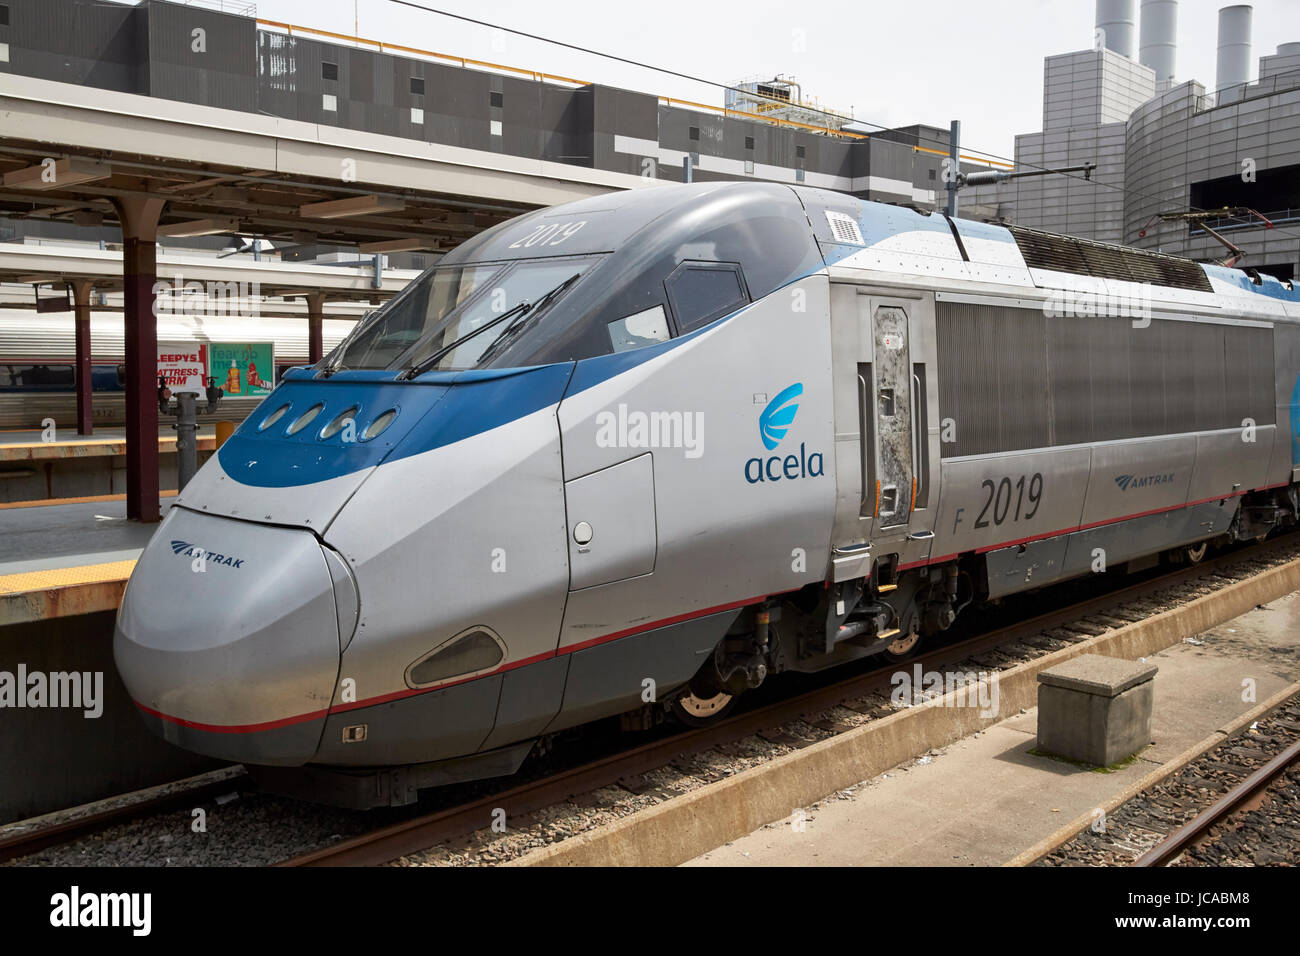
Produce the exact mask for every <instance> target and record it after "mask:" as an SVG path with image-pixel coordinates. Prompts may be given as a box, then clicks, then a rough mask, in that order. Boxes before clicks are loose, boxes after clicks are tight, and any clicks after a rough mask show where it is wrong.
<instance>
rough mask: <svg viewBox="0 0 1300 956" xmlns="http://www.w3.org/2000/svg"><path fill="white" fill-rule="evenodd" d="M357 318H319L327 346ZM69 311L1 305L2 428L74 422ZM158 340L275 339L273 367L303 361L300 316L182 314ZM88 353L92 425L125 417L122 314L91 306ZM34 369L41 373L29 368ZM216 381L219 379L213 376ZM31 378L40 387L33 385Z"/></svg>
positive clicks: (224, 406)
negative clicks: (38, 310)
mask: <svg viewBox="0 0 1300 956" xmlns="http://www.w3.org/2000/svg"><path fill="white" fill-rule="evenodd" d="M354 324H355V323H354V322H353V321H351V320H346V319H326V320H325V321H324V322H322V335H321V339H322V341H323V344H324V346H325V350H326V351H328V350H329V349H331V348H333V347H334V346H336V345H337V344H338V343H339V342H340V341H342V340H343V337H344V336H345V335H347V333H348V332H349V331H350V330H351V328H352V326H353V325H354ZM73 336H74V321H73V317H72V314H71V313H56V314H43V315H38V314H36V313H34V312H31V311H26V310H22V309H0V429H38V428H41V427H42V424H41V423H42V422H43V421H44V420H45V419H47V418H53V419H54V421H55V424H57V425H58V427H59V428H74V427H76V424H77V397H76V388H75V384H74V383H75V381H76V380H75V378H74V369H75V367H76V366H75V363H76V345H75V342H74V338H73ZM158 341H159V342H161V343H164V344H168V345H177V346H181V347H185V346H193V345H199V344H206V343H208V342H273V343H274V344H275V359H276V365H277V368H287V367H289V366H292V365H305V364H307V320H306V318H305V317H304V318H301V319H293V318H266V317H251V316H248V317H242V316H238V315H229V316H218V317H213V316H188V315H168V314H165V313H164V314H162V315H159V317H158ZM90 353H91V364H92V368H93V374H92V377H91V381H92V392H91V410H92V420H93V423H94V424H95V425H100V426H113V425H122V424H125V422H126V391H125V380H124V379H123V377H122V376H123V374H124V368H125V366H124V362H125V358H124V353H125V345H124V342H123V331H122V314H121V313H120V312H108V311H92V313H91V317H90ZM36 369H39V370H40V374H39V375H33V374H32V372H33V370H36ZM218 378H220V376H218ZM34 381H39V382H41V383H42V384H40V385H33V384H32V383H33V382H34ZM259 401H260V399H255V398H240V397H238V396H233V395H232V396H227V397H226V398H224V399H222V402H221V406H220V408H219V409H218V410H217V411H216V412H215V413H213V414H211V415H209V414H207V413H206V412H205V413H202V414H200V416H199V420H200V421H201V422H212V421H220V420H230V421H243V420H244V418H246V417H247V416H248V414H249V413H250V412H251V411H252V410H253V409H254V408H256V407H257V405H258V402H259Z"/></svg>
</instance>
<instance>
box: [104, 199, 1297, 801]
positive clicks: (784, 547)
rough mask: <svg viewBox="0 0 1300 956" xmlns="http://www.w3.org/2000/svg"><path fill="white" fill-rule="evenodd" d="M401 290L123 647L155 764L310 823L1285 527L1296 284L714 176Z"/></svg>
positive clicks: (254, 448) (1290, 504)
mask: <svg viewBox="0 0 1300 956" xmlns="http://www.w3.org/2000/svg"><path fill="white" fill-rule="evenodd" d="M480 269H481V272H482V279H483V281H481V282H479V283H478V285H477V286H476V287H474V288H473V289H472V290H470V289H469V288H468V287H469V286H472V285H473V284H474V283H472V282H468V281H466V279H465V277H466V276H467V275H470V274H471V273H473V274H475V275H478V273H477V272H475V270H480ZM446 270H455V271H446ZM548 270H549V271H548ZM569 272H572V273H574V275H576V276H577V278H576V279H575V280H574V281H573V282H571V283H569V285H568V286H567V287H566V288H564V289H563V290H562V292H561V294H559V295H558V296H554V297H551V298H550V299H549V300H547V301H544V302H542V301H537V300H536V299H535V298H534V299H533V306H534V308H531V309H529V308H525V309H523V310H522V317H521V315H520V310H518V309H511V310H507V311H509V312H511V313H512V314H510V315H506V313H504V312H501V317H504V319H505V321H504V322H502V324H500V325H497V326H494V328H495V329H496V330H497V331H488V330H487V326H484V325H482V324H481V318H479V319H469V318H465V316H466V315H468V314H469V313H470V312H472V311H473V310H474V309H475V308H478V306H476V305H475V303H486V302H487V301H489V299H490V298H491V297H492V296H493V295H497V296H499V298H500V301H498V302H497V303H496V306H497V309H496V311H497V312H500V310H501V308H504V307H505V306H506V305H509V304H510V303H511V301H513V299H515V298H519V299H520V300H521V301H522V298H523V296H522V294H521V295H519V296H513V294H511V293H510V290H511V289H512V288H514V285H516V284H518V283H523V282H525V279H527V281H529V282H532V283H533V288H535V289H541V288H543V286H544V287H545V288H547V289H550V288H551V287H552V286H554V285H555V283H556V281H557V280H558V279H562V278H565V277H566V274H567V273H569ZM438 275H440V276H441V277H440V278H431V277H434V276H438ZM452 277H455V278H454V281H453V278H452ZM543 279H544V280H545V281H543ZM476 281H477V280H476ZM431 283H434V284H431ZM437 283H442V285H438V284H437ZM448 283H451V284H452V287H453V288H455V289H457V290H459V291H458V293H457V296H453V297H452V299H451V300H450V301H452V302H459V303H460V304H459V305H454V307H452V311H451V312H450V313H448V314H450V315H451V316H452V317H453V318H454V317H456V316H460V318H458V319H455V321H454V322H452V325H451V326H450V327H452V328H456V329H457V330H458V332H457V337H459V335H460V334H461V333H464V332H465V330H466V329H473V328H479V329H480V331H481V333H482V334H481V335H480V336H479V339H481V340H483V341H486V340H491V344H490V345H489V346H487V347H486V348H482V346H481V345H480V346H477V348H479V351H478V352H477V353H475V352H474V350H473V349H470V354H469V355H468V356H467V357H464V359H463V360H460V359H457V357H456V355H457V349H460V350H465V349H466V348H468V346H467V345H466V344H460V345H456V347H455V348H453V349H452V351H451V352H450V353H448V357H444V358H443V359H440V360H439V362H435V363H434V365H435V366H439V363H441V364H440V366H439V367H433V368H430V369H429V370H427V371H426V370H425V369H424V368H422V367H420V366H419V365H418V364H413V365H412V366H408V362H411V360H412V356H416V355H419V354H421V351H422V350H423V354H424V355H426V356H428V355H429V354H430V352H431V349H430V347H429V346H428V345H427V344H425V345H423V346H419V345H417V346H410V343H411V342H415V341H416V340H417V339H418V338H419V335H420V334H421V330H422V329H423V330H427V329H429V328H440V329H442V330H443V331H441V332H437V333H436V334H435V344H436V343H438V342H441V343H443V344H444V345H455V340H454V339H453V337H452V335H451V333H448V332H447V331H446V328H447V327H448V326H447V325H446V321H445V320H437V321H433V322H432V324H429V317H430V316H435V318H436V315H438V314H440V313H438V312H437V310H436V308H435V306H434V304H433V302H434V300H435V299H436V298H437V297H438V296H440V295H442V294H443V292H445V289H446V287H447V284H448ZM412 288H413V289H415V291H410V290H408V292H407V293H404V294H403V296H401V297H398V299H396V300H394V302H393V303H391V304H390V305H389V306H388V307H386V309H385V310H381V312H379V313H376V314H375V316H372V321H371V323H370V324H369V325H368V329H369V331H366V330H362V332H359V333H358V336H357V337H356V342H357V343H361V344H355V343H354V344H352V345H348V344H347V343H345V346H344V347H343V348H342V349H341V350H340V352H339V353H338V354H337V355H336V356H335V357H334V360H335V361H334V362H333V363H331V360H330V359H329V358H327V360H326V362H325V363H322V365H321V366H319V367H318V368H314V369H299V370H294V371H291V372H289V373H288V375H287V376H286V379H285V381H284V382H283V383H282V384H281V385H280V387H279V388H278V389H277V390H276V391H275V392H274V393H273V394H272V395H271V396H270V397H269V398H268V399H267V400H266V401H265V403H264V404H263V406H262V408H261V409H259V410H258V411H257V412H256V413H255V414H254V415H252V416H251V417H250V418H249V419H248V420H247V421H246V422H245V423H244V424H243V426H242V427H241V428H240V429H239V430H238V431H237V432H236V434H235V436H234V437H232V438H231V440H230V441H228V442H227V443H226V445H225V446H223V448H222V449H221V451H220V453H219V454H218V455H215V456H214V457H213V458H212V460H211V461H209V462H208V463H207V464H206V465H205V466H204V468H203V469H202V470H201V471H200V473H199V474H198V476H197V477H196V478H195V479H194V481H193V482H192V483H191V484H190V485H189V486H188V487H186V488H185V490H184V492H183V494H182V495H181V496H180V497H179V498H178V499H177V501H176V505H175V507H173V508H172V510H171V512H170V513H169V515H168V516H167V518H166V520H165V521H164V522H163V524H162V526H161V527H160V529H159V531H158V532H157V534H156V535H155V536H154V538H153V540H152V542H151V543H150V545H149V546H148V547H147V548H146V550H145V552H144V554H143V556H142V557H141V559H140V561H139V563H138V565H137V567H136V569H135V572H134V574H133V575H132V577H131V580H130V583H129V586H128V588H127V590H126V594H125V597H124V600H123V602H122V606H121V611H120V614H119V618H118V624H117V632H116V638H115V654H116V660H117V665H118V668H119V670H120V672H121V675H122V677H123V680H124V681H125V684H126V686H127V688H128V689H129V691H130V692H131V694H132V696H133V698H134V699H135V701H136V702H137V704H138V706H139V709H140V712H141V713H142V714H143V715H144V718H145V720H146V721H147V722H148V723H149V725H150V726H151V727H152V728H153V729H154V730H155V731H156V732H157V733H159V734H161V735H163V736H164V737H166V738H167V739H168V740H170V741H172V742H174V743H176V744H178V745H180V746H182V747H185V748H188V749H191V750H194V751H198V752H201V753H205V754H210V755H213V756H216V757H221V758H225V759H229V760H232V761H240V762H243V763H245V764H248V765H250V766H254V767H260V768H262V770H261V772H262V773H263V775H264V776H265V778H266V779H267V780H268V782H269V785H272V786H278V787H282V788H285V789H288V790H294V789H295V788H296V790H297V792H299V793H303V794H305V795H308V796H311V797H314V798H316V799H321V800H329V801H333V802H345V803H351V804H353V805H360V806H365V805H373V804H380V803H401V802H405V801H408V800H411V799H413V797H414V793H415V791H416V790H417V789H418V788H419V787H421V786H427V785H431V784H437V783H442V782H447V781H452V780H459V779H467V778H472V777H482V776H488V775H493V774H504V773H509V772H512V771H513V770H514V769H516V768H517V767H518V766H519V764H520V762H521V761H522V760H523V759H524V757H525V756H526V755H527V753H528V752H529V751H530V749H532V748H533V747H534V746H535V745H536V742H537V741H538V740H539V739H542V740H544V739H548V738H549V735H552V734H555V733H556V732H557V731H560V730H563V729H565V728H569V727H574V726H576V725H579V724H583V723H586V722H589V721H592V720H595V719H598V718H603V717H608V716H612V715H617V714H628V713H642V714H644V713H645V712H646V711H647V710H649V709H650V708H652V707H667V708H669V709H672V708H676V709H677V711H678V712H679V713H682V714H685V715H688V716H689V715H694V716H696V717H698V718H700V719H703V718H704V717H707V716H708V714H709V712H710V708H711V707H713V706H715V705H716V703H717V702H719V701H724V702H725V701H728V700H731V699H734V697H735V696H736V695H737V694H739V693H741V692H743V691H744V690H746V689H748V688H751V687H753V686H756V685H757V684H758V683H760V682H761V681H763V680H764V679H765V678H767V677H768V676H769V675H771V674H774V673H777V672H781V671H787V670H797V671H816V670H820V669H823V668H826V667H829V666H832V665H835V664H838V663H841V662H845V661H848V660H852V659H855V658H860V657H864V656H867V655H871V654H878V653H886V654H891V655H894V656H898V657H901V656H904V655H906V654H907V653H909V652H910V651H912V650H914V649H915V646H916V639H917V638H918V637H919V636H924V635H927V634H931V633H937V632H940V631H942V630H944V629H945V628H947V627H948V626H949V624H951V622H952V621H953V619H954V618H955V616H956V615H957V614H958V613H959V612H960V611H961V609H962V608H963V607H965V606H967V605H968V604H970V603H972V602H978V601H986V600H990V599H996V598H1000V597H1003V596H1005V595H1008V594H1012V593H1015V592H1018V591H1025V590H1028V589H1032V588H1037V587H1040V586H1042V585H1045V584H1049V583H1051V582H1054V581H1060V580H1063V579H1066V578H1070V577H1074V576H1079V575H1083V574H1088V573H1091V572H1097V571H1100V570H1103V569H1105V570H1107V571H1108V572H1110V573H1123V571H1124V569H1125V568H1126V566H1133V565H1134V563H1136V562H1139V561H1145V560H1152V559H1153V556H1159V555H1160V554H1161V553H1162V552H1172V551H1175V550H1179V549H1188V548H1195V547H1196V546H1197V545H1198V544H1199V543H1201V542H1206V541H1210V540H1218V541H1223V540H1230V539H1244V538H1255V537H1260V536H1262V535H1264V534H1267V533H1268V532H1269V531H1270V530H1271V529H1273V528H1275V527H1277V526H1279V525H1281V524H1286V523H1292V522H1294V520H1295V514H1296V493H1295V488H1296V485H1295V481H1296V478H1297V476H1298V475H1300V470H1298V468H1297V466H1300V434H1298V432H1297V425H1298V424H1300V406H1298V403H1300V379H1298V378H1297V375H1298V373H1300V325H1298V324H1297V320H1298V319H1300V294H1297V293H1295V292H1293V291H1292V290H1291V289H1290V288H1289V287H1288V286H1284V285H1282V284H1280V283H1278V282H1277V281H1275V280H1272V279H1269V278H1266V277H1252V276H1250V275H1247V274H1246V273H1244V272H1240V271H1236V270H1228V269H1221V268H1217V267H1213V266H1205V267H1202V266H1200V265H1198V264H1195V263H1191V262H1187V261H1184V260H1176V259H1170V258H1167V257H1159V256H1153V255H1150V254H1145V253H1138V252H1135V251H1132V250H1126V249H1121V248H1118V247H1108V246H1101V245H1096V244H1091V243H1079V242H1076V241H1075V240H1070V239H1063V238H1060V237H1053V236H1047V235H1044V234H1038V233H1030V232H1026V231H1023V230H1008V229H1006V228H1002V227H998V226H993V225H984V224H979V223H974V222H967V221H964V220H958V221H950V220H948V219H947V218H946V217H944V216H942V215H939V214H934V215H926V214H922V213H918V212H915V211H912V210H910V209H906V208H900V207H894V206H887V205H880V204H875V203H869V202H864V201H860V200H857V199H854V198H852V197H849V196H845V195H841V194H837V193H831V192H827V191H821V190H814V189H802V188H793V187H787V186H778V185H763V184H699V185H694V186H686V187H665V188H663V189H653V190H645V191H638V192H635V193H626V194H619V195H610V196H602V197H599V198H597V199H591V200H584V201H581V202H578V203H574V204H570V205H566V206H561V207H555V208H552V209H546V210H542V211H539V212H535V213H531V214H529V215H527V216H524V217H521V218H519V219H516V220H513V221H511V222H508V223H504V224H502V225H500V226H497V227H495V228H493V229H491V230H489V231H487V232H485V233H483V234H481V235H480V236H478V237H476V238H475V239H473V240H471V241H469V242H467V243H465V244H464V245H463V246H461V247H460V248H459V249H458V250H457V251H456V252H454V253H452V254H451V255H449V256H448V257H447V258H446V260H444V262H443V263H441V264H440V266H439V267H437V268H436V269H435V270H432V272H431V273H428V274H426V276H425V277H424V278H423V279H422V280H421V281H420V282H417V283H414V284H413V287H412ZM421 288H424V292H423V293H421V292H420V289H421ZM440 290H442V291H440ZM421 295H424V298H420V296H421ZM412 297H414V298H412ZM528 297H529V298H533V296H532V294H530V295H529V296H528ZM482 308H483V309H486V308H487V307H486V305H484V306H482ZM402 310H406V311H405V312H403V311H402ZM458 310H459V311H458ZM1109 312H1118V313H1119V314H1118V315H1111V314H1106V313H1109ZM1099 313H1100V314H1099ZM483 314H488V313H485V312H480V315H483ZM412 315H416V316H417V318H418V321H416V322H415V324H414V326H412V325H410V322H409V321H408V320H409V319H410V317H411V316H412ZM404 316H405V318H403V317H404ZM385 317H387V318H385ZM629 317H631V318H630V319H629ZM384 321H387V323H388V324H387V325H386V326H385V325H384V324H383V322H384ZM420 321H425V322H426V324H425V325H424V326H421V325H420V324H419V322H420ZM439 321H442V322H443V324H442V325H438V322H439ZM457 322H459V325H457V324H456V323H457ZM376 323H378V324H376ZM412 328H413V329H414V331H413V332H412V331H411V329H412ZM402 329H406V331H401V330H402ZM367 336H369V338H367ZM421 341H423V340H421ZM475 341H476V339H473V338H471V339H469V340H468V342H469V343H473V342H475ZM386 345H391V346H392V348H390V349H389V350H388V351H387V352H385V351H384V346H386ZM408 346H409V347H410V349H411V350H409V351H405V352H403V351H402V349H404V348H407V347H408ZM367 350H368V351H367ZM433 354H434V355H436V353H433ZM367 356H369V357H368V358H367ZM358 366H360V367H358ZM317 406H319V408H317ZM313 409H315V411H314V412H313V411H312V410H313ZM303 418H308V419H309V420H310V424H307V425H305V426H300V425H299V422H300V421H301V420H302V419H303ZM340 423H341V424H340ZM348 423H354V425H355V428H354V432H355V436H354V440H352V441H348V440H347V434H346V431H347V428H346V426H347V425H348ZM340 428H342V433H340V431H339V429H340ZM295 429H297V430H296V431H295ZM647 701H653V703H647Z"/></svg>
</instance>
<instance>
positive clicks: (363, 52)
mask: <svg viewBox="0 0 1300 956" xmlns="http://www.w3.org/2000/svg"><path fill="white" fill-rule="evenodd" d="M0 43H2V44H4V47H3V50H4V51H5V52H6V55H5V56H0V72H6V71H7V72H11V73H16V74H20V75H24V76H31V77H36V78H41V79H48V80H55V81H60V82H67V83H77V84H82V85H88V86H94V87H98V88H102V89H108V90H117V91H121V92H123V93H133V94H138V95H145V96H152V97H160V98H165V99H169V100H178V101H182V102H186V103H194V104H200V105H204V106H212V107H220V108H225V109H231V110H239V111H243V112H249V113H257V114H261V115H269V116H275V117H283V118H285V119H291V120H300V121H305V122H310V123H317V124H322V125H334V126H339V127H343V128H347V129H352V130H359V131H364V132H373V133H376V134H384V135H390V136H401V137H409V138H411V139H415V140H422V141H426V142H432V143H442V144H447V145H453V146H459V147H466V148H470V149H475V150H482V151H485V152H497V153H502V154H507V155H511V156H518V157H526V158H536V159H541V160H547V161H552V162H557V163H566V164H571V165H575V166H583V167H590V168H597V169H603V170H610V171H616V172H623V173H634V174H638V175H646V176H653V177H656V178H659V179H664V180H672V181H681V180H682V178H683V175H684V174H683V162H682V161H683V158H684V157H685V156H687V155H690V156H691V157H692V160H693V167H692V175H693V178H694V179H695V180H697V181H704V180H711V179H746V178H753V179H762V180H770V181H777V182H790V183H803V184H806V185H809V186H819V187H824V188H830V189H836V190H840V191H843V192H848V193H853V194H854V195H857V196H860V197H862V198H868V199H874V200H879V201H884V202H894V203H902V204H915V205H918V206H920V207H922V208H930V209H932V208H934V207H935V205H936V204H938V205H940V206H942V204H943V202H944V198H945V194H944V189H943V181H942V175H941V168H942V163H943V159H944V157H943V155H942V153H943V152H945V151H946V149H947V143H948V132H947V130H938V129H934V128H931V127H919V126H917V127H909V128H907V129H904V130H893V131H888V132H886V133H874V132H873V133H871V134H870V135H865V134H864V133H863V132H856V133H854V132H852V131H849V130H844V129H840V128H835V129H828V130H824V131H818V130H812V129H804V128H799V127H798V126H794V125H789V124H785V125H778V124H773V123H770V122H765V121H763V120H761V119H747V118H744V117H740V116H736V115H734V114H725V113H724V112H723V111H722V110H721V109H719V110H717V111H711V110H707V109H698V110H697V109H692V108H689V107H687V106H683V105H681V104H680V103H678V102H676V101H667V100H664V99H662V98H660V97H658V96H656V95H654V94H651V93H642V92H636V91H631V90H624V89H618V88H615V87H610V86H604V85H600V84H594V83H593V84H586V85H578V84H574V83H563V82H557V81H556V78H549V79H548V78H542V77H540V76H538V75H536V74H530V73H528V72H526V71H520V72H518V73H513V72H505V71H501V70H493V69H490V68H488V67H487V66H486V65H483V64H478V65H474V64H462V63H457V62H447V59H449V58H444V59H442V60H439V59H436V58H433V57H431V56H422V55H415V54H411V53H404V52H402V51H401V50H399V49H392V48H388V47H385V48H383V49H380V48H375V47H369V46H362V45H353V44H350V43H345V42H340V41H338V40H331V39H329V38H320V37H317V36H314V35H311V34H308V33H304V32H288V31H285V30H283V29H278V28H275V27H273V26H271V25H269V24H260V23H259V22H258V21H257V20H256V19H255V18H254V17H253V16H250V15H238V14H235V13H229V12H222V11H221V10H215V9H209V8H208V7H205V6H191V5H188V4H183V3H173V2H166V0H143V2H141V3H140V4H139V5H137V6H127V5H123V4H119V3H113V2H105V0H0ZM968 168H980V167H975V166H969V165H968ZM10 228H13V227H12V226H11V227H10ZM21 228H23V229H30V228H38V227H35V226H33V225H31V224H23V225H22V227H21Z"/></svg>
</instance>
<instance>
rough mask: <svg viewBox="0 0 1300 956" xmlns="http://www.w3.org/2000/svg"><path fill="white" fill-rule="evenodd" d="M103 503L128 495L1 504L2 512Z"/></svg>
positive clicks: (168, 495)
mask: <svg viewBox="0 0 1300 956" xmlns="http://www.w3.org/2000/svg"><path fill="white" fill-rule="evenodd" d="M176 495H177V492H176V491H175V489H173V490H171V491H160V492H158V497H159V498H175V497H176ZM101 501H126V495H83V496H82V497H80V498H37V499H35V500H34V501H6V502H3V503H0V511H5V510H7V509H10V508H47V507H49V506H50V505H87V504H92V503H95V502H101Z"/></svg>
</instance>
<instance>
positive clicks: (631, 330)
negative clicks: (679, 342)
mask: <svg viewBox="0 0 1300 956" xmlns="http://www.w3.org/2000/svg"><path fill="white" fill-rule="evenodd" d="M669 338H670V335H669V332H668V316H667V315H665V314H664V307H663V306H662V305H656V306H655V307H654V308H652V309H645V310H644V311H642V312H637V313H635V314H634V315H629V316H627V317H626V318H623V319H615V320H614V321H613V322H611V323H609V340H610V342H611V343H612V344H613V346H614V351H615V352H627V351H629V350H631V349H639V348H643V347H645V346H647V345H654V344H655V343H656V342H667V341H668V339H669Z"/></svg>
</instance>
